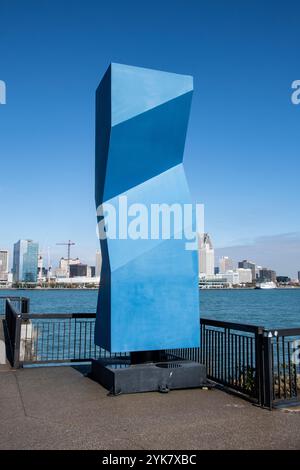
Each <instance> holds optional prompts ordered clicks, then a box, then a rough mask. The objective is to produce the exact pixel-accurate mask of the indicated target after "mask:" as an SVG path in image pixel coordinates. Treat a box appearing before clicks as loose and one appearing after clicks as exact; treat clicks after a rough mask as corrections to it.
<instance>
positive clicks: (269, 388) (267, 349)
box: [263, 332, 273, 410]
mask: <svg viewBox="0 0 300 470" xmlns="http://www.w3.org/2000/svg"><path fill="white" fill-rule="evenodd" d="M263 365H264V367H263V375H264V403H263V406H264V407H266V408H269V409H270V410H271V409H272V402H273V385H272V384H273V364H272V333H271V332H266V334H265V335H264V337H263Z"/></svg>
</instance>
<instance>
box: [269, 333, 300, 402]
mask: <svg viewBox="0 0 300 470" xmlns="http://www.w3.org/2000/svg"><path fill="white" fill-rule="evenodd" d="M265 335H266V337H267V338H268V352H267V354H268V357H269V360H268V364H269V370H268V376H269V377H270V378H269V390H270V392H269V393H270V395H271V400H272V402H273V403H274V404H276V403H277V404H280V403H281V402H285V401H290V402H291V401H298V400H299V399H300V328H292V329H280V330H270V331H268V332H265Z"/></svg>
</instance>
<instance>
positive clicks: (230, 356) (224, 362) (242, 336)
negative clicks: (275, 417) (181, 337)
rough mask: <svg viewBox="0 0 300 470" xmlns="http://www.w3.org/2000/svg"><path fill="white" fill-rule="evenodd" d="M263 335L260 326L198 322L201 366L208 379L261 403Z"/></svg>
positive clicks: (207, 321)
mask: <svg viewBox="0 0 300 470" xmlns="http://www.w3.org/2000/svg"><path fill="white" fill-rule="evenodd" d="M262 335H263V328H262V327H259V326H254V325H242V324H238V323H230V322H221V321H216V320H208V319H201V362H202V363H203V364H205V365H206V370H207V376H208V378H209V379H211V380H213V381H215V382H217V383H220V384H222V385H224V386H226V387H228V388H232V389H234V390H236V391H238V392H240V393H242V394H244V395H246V396H248V397H251V398H252V399H253V400H256V401H257V402H258V401H260V400H261V399H262V397H261V396H260V391H261V387H260V382H261V374H262V365H261V355H260V349H261V338H262Z"/></svg>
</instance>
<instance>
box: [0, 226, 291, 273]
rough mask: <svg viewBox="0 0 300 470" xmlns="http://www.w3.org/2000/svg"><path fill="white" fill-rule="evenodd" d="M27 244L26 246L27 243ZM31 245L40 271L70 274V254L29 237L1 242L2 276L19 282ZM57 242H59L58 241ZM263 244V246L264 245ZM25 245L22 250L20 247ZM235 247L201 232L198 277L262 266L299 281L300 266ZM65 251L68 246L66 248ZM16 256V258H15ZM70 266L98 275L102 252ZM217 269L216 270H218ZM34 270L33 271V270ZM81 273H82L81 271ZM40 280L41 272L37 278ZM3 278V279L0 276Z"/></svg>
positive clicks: (77, 258)
mask: <svg viewBox="0 0 300 470" xmlns="http://www.w3.org/2000/svg"><path fill="white" fill-rule="evenodd" d="M59 244H60V245H67V244H64V243H59ZM72 244H73V245H76V243H73V242H72ZM25 245H26V246H25ZM28 245H34V247H35V249H34V254H35V255H36V266H37V268H38V269H37V270H36V271H37V274H38V273H41V271H42V270H43V269H46V270H48V269H49V268H50V271H51V273H52V274H53V275H54V276H56V277H65V276H67V272H65V271H68V268H67V263H68V255H67V256H66V253H63V254H62V255H61V256H59V257H57V258H55V259H54V258H51V255H50V247H48V250H47V253H45V252H44V253H43V252H42V251H41V250H40V249H39V242H33V241H32V240H31V239H26V240H22V239H20V240H19V241H18V242H15V243H14V244H13V248H12V249H11V250H10V249H6V248H3V247H2V246H1V245H0V277H1V273H2V275H4V274H8V273H11V274H14V281H17V279H16V271H18V273H19V272H20V273H21V272H22V271H24V270H23V264H22V263H23V261H22V260H21V259H20V254H19V255H18V253H20V252H21V251H22V255H21V256H23V254H24V253H25V255H26V251H27V246H28ZM56 245H57V244H56ZM262 246H263V245H262ZM21 248H22V249H21ZM232 248H233V249H234V250H235V249H236V247H228V248H226V249H224V250H226V251H224V252H221V253H220V250H218V249H217V250H215V248H214V245H213V242H212V238H211V236H210V234H208V233H204V234H201V235H200V234H199V243H198V254H199V260H198V261H199V276H200V277H201V274H202V275H203V274H205V275H208V276H214V275H215V274H216V273H217V274H218V275H220V276H221V275H222V274H224V273H230V272H233V271H235V272H238V271H239V270H241V271H243V270H246V271H252V279H254V278H255V272H256V271H257V269H258V270H259V269H262V270H267V271H270V272H274V273H277V275H278V276H281V277H289V278H291V279H292V280H297V279H298V280H299V272H300V271H299V269H296V270H295V272H294V273H293V274H289V273H288V272H286V271H281V270H280V269H279V270H278V269H277V268H276V266H274V263H273V261H272V259H271V260H270V262H267V263H265V262H263V260H264V259H263V257H262V258H261V259H259V260H257V259H255V260H254V259H253V258H251V256H250V258H249V257H248V258H247V256H244V254H245V252H243V251H242V248H245V247H241V251H240V256H239V257H232V252H231V256H228V252H229V253H230V249H232ZM64 251H65V249H64ZM16 259H17V261H16ZM69 259H70V265H71V264H72V265H79V269H81V270H82V269H85V272H86V274H85V275H86V276H89V275H88V274H87V273H88V272H90V269H93V271H94V274H93V276H95V277H99V276H100V272H101V265H102V255H101V251H100V250H99V249H96V250H95V251H94V253H93V257H92V258H91V259H89V260H87V258H85V257H81V256H79V255H78V253H76V252H75V254H74V253H72V256H71V254H70V258H69ZM16 263H17V264H18V265H19V268H18V269H16ZM3 266H6V267H7V269H6V270H5V269H4V268H3ZM216 270H217V271H216ZM31 271H33V270H31ZM74 275H75V276H77V274H75V273H73V275H72V276H71V277H74ZM78 275H79V274H78ZM17 277H20V279H19V280H24V279H21V278H22V276H21V275H19V274H18V276H17ZM37 279H39V275H38V277H37ZM0 280H1V279H0Z"/></svg>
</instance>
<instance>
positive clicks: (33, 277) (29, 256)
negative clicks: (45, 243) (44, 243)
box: [13, 240, 39, 282]
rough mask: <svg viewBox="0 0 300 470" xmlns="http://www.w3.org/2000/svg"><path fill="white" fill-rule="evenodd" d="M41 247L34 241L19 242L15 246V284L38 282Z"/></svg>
mask: <svg viewBox="0 0 300 470" xmlns="http://www.w3.org/2000/svg"><path fill="white" fill-rule="evenodd" d="M38 254H39V245H38V243H35V242H33V241H32V240H19V241H18V242H17V243H15V244H14V259H13V275H14V282H36V281H37V270H38Z"/></svg>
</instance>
